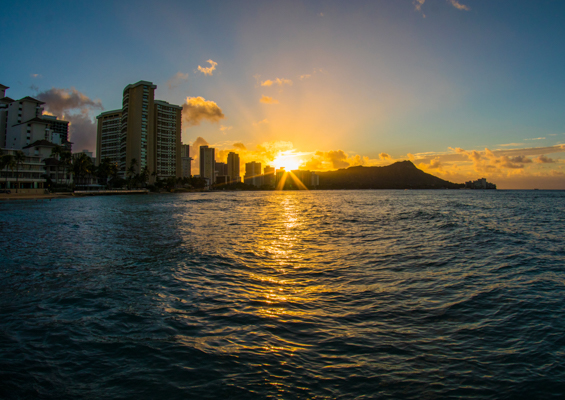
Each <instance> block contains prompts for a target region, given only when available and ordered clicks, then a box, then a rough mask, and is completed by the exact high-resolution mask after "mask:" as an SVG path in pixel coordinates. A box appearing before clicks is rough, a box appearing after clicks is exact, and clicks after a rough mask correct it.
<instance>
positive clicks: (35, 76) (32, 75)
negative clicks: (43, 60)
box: [30, 74, 43, 78]
mask: <svg viewBox="0 0 565 400" xmlns="http://www.w3.org/2000/svg"><path fill="white" fill-rule="evenodd" d="M30 76H31V77H32V78H43V75H41V74H30Z"/></svg>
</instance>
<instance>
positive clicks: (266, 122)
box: [253, 118, 269, 126]
mask: <svg viewBox="0 0 565 400" xmlns="http://www.w3.org/2000/svg"><path fill="white" fill-rule="evenodd" d="M268 123H269V120H268V119H266V118H265V119H264V120H262V121H257V122H253V126H259V125H263V124H268Z"/></svg>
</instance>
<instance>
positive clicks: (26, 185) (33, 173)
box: [0, 149, 46, 194]
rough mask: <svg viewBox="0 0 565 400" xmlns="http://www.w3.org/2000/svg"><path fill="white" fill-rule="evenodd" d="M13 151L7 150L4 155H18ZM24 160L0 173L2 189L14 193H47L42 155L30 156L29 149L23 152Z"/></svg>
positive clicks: (0, 186)
mask: <svg viewBox="0 0 565 400" xmlns="http://www.w3.org/2000/svg"><path fill="white" fill-rule="evenodd" d="M16 151H18V150H13V149H5V150H4V155H13V156H15V155H16ZM22 153H24V158H23V160H22V161H21V162H19V163H16V164H15V165H12V166H11V167H10V166H6V167H4V168H3V169H2V170H1V171H0V188H2V189H10V190H11V191H12V192H13V193H16V191H17V192H18V193H20V194H39V193H44V191H45V182H46V179H45V163H44V162H43V160H42V156H40V155H33V154H32V155H30V154H26V153H29V149H26V150H23V151H22Z"/></svg>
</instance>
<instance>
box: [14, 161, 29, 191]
mask: <svg viewBox="0 0 565 400" xmlns="http://www.w3.org/2000/svg"><path fill="white" fill-rule="evenodd" d="M25 159H26V156H25V154H24V153H23V152H22V151H20V150H17V151H16V152H15V153H14V161H15V162H16V193H18V188H19V186H20V184H19V177H20V165H21V164H23V162H24V161H25Z"/></svg>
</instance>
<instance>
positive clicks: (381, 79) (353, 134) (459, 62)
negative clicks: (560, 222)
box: [0, 0, 565, 188]
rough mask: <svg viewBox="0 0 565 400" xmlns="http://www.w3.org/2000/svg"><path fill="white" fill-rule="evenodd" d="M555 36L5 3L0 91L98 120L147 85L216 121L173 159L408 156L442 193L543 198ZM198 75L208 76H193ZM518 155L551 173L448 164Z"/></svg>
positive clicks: (334, 16)
mask: <svg viewBox="0 0 565 400" xmlns="http://www.w3.org/2000/svg"><path fill="white" fill-rule="evenodd" d="M564 20H565V3H564V2H562V1H557V0H536V1H531V0H527V1H526V0H523V1H492V0H458V1H455V0H425V1H422V0H419V1H411V0H389V1H347V2H346V1H294V2H293V1H285V2H274V1H210V2H195V1H178V2H171V1H169V2H167V1H165V2H159V3H157V2H148V1H147V2H145V1H135V2H127V1H120V2H104V1H99V2H86V1H82V2H79V1H74V2H61V1H60V2H39V1H38V2H31V1H19V2H17V1H16V2H11V3H7V4H3V12H2V15H1V16H0V32H1V35H2V37H3V38H8V39H7V40H6V39H4V40H3V41H2V44H1V45H0V46H1V52H0V53H1V54H2V62H1V63H0V83H2V84H4V85H7V86H10V89H9V91H8V92H7V95H8V96H10V97H13V98H16V97H18V98H19V97H23V96H26V95H35V94H37V93H41V92H44V91H47V90H50V89H52V88H64V89H70V88H73V87H74V88H76V90H78V91H79V92H80V93H82V94H84V95H85V96H88V98H90V99H99V100H100V101H101V103H102V105H103V107H104V109H106V110H110V109H114V108H119V107H120V105H121V93H122V90H123V88H124V86H126V85H127V84H129V83H133V82H137V81H138V80H149V81H152V82H154V83H155V84H157V86H158V89H157V94H156V95H157V98H159V99H163V100H166V101H169V102H171V103H175V104H184V103H185V102H186V100H187V97H202V98H204V99H205V100H206V101H212V102H214V103H216V105H217V106H218V107H220V108H221V110H222V112H223V114H224V116H225V118H223V119H221V120H219V121H218V120H215V121H214V120H209V121H208V120H206V119H204V120H202V121H201V123H200V124H199V125H192V126H189V125H188V124H185V125H184V126H183V141H184V142H187V143H193V142H194V141H195V140H196V139H197V138H198V137H201V138H203V139H204V140H206V141H207V142H208V143H210V144H212V145H216V146H217V147H218V148H225V149H228V148H230V146H232V145H233V144H234V143H242V144H243V145H244V146H245V148H246V149H248V150H249V151H250V152H256V151H257V150H256V146H257V145H261V144H263V143H273V142H284V143H285V145H284V146H286V147H284V146H283V147H284V148H285V149H287V150H288V149H293V150H294V151H295V152H296V154H304V155H303V157H305V158H304V160H306V159H307V158H308V155H315V154H316V152H319V153H321V154H322V155H319V156H318V158H320V160H321V162H322V163H325V164H324V166H325V167H326V169H327V168H329V167H331V166H332V165H333V166H337V165H338V164H339V163H338V164H336V163H333V164H332V159H331V158H328V157H329V156H327V153H328V152H331V151H338V150H341V151H343V152H344V154H346V158H345V159H342V161H343V162H347V163H349V165H353V164H355V161H353V160H354V156H360V158H358V159H357V160H364V159H365V160H369V161H361V162H362V163H365V164H366V165H377V164H378V163H379V162H385V161H390V160H396V159H405V158H407V157H409V155H412V156H413V157H415V158H414V159H415V160H416V161H420V163H421V164H422V168H424V169H426V168H428V169H434V167H433V165H432V160H436V164H435V165H439V164H437V162H443V168H440V167H435V171H431V170H430V171H429V172H432V173H434V174H439V175H440V176H441V175H442V174H443V176H444V177H450V176H451V177H452V178H463V177H467V175H469V176H471V175H470V174H472V173H474V174H475V175H477V174H479V173H484V174H487V175H488V173H491V175H492V174H495V175H493V176H496V177H497V178H498V179H499V181H505V180H508V182H511V181H512V177H511V176H512V175H514V176H515V178H516V177H517V175H518V174H517V172H520V174H522V178H523V179H525V178H524V177H525V176H533V175H536V174H537V175H536V176H538V175H539V174H542V175H543V174H544V173H545V175H547V179H548V180H551V181H552V182H553V183H552V185H557V187H558V186H559V185H560V184H561V185H562V184H563V181H564V179H565V178H563V177H561V178H560V177H559V172H560V171H561V172H562V171H563V160H562V159H561V155H562V154H561V153H562V150H563V149H561V148H560V147H559V145H561V144H563V143H565V112H564V110H565V80H564V79H563V71H565V24H563V21H564ZM207 60H212V61H213V62H214V63H217V65H216V66H215V69H214V70H213V71H212V75H205V74H203V73H202V72H199V71H198V66H201V67H203V68H205V67H210V65H211V64H209V63H208V62H207ZM179 73H180V74H179ZM35 74H37V76H34V75H35ZM176 74H179V76H180V77H181V79H177V80H176V81H171V80H172V79H173V77H174V76H175V75H176ZM277 78H278V79H280V80H281V81H279V82H283V83H282V84H281V85H278V84H276V83H274V84H272V85H271V86H265V85H262V83H264V82H266V81H268V80H271V81H273V82H276V81H275V80H276V79H277ZM284 82H292V84H289V83H284ZM168 83H172V86H171V87H170V88H169V85H168ZM263 96H265V97H266V98H271V99H272V100H271V103H264V102H263V103H262V102H260V99H261V98H263ZM68 112H69V113H72V112H78V109H77V110H69V111H68ZM88 112H89V113H90V114H89V116H90V118H91V119H93V117H94V116H95V115H96V114H98V113H99V112H100V110H98V109H91V110H88ZM539 138H545V139H539ZM289 142H290V143H292V146H289V145H288V143H289ZM510 144H514V145H510ZM509 145H510V146H509ZM556 146H557V147H556ZM283 147H281V148H283ZM533 147H535V148H543V149H544V150H543V153H544V155H547V156H550V155H553V156H552V157H553V158H551V159H552V161H554V162H552V163H542V162H539V163H536V162H530V163H528V162H527V163H526V164H528V165H523V168H514V167H513V168H510V167H508V168H506V169H505V168H503V167H501V165H503V162H500V161H499V162H498V164H496V165H495V161H492V160H493V159H491V160H490V161H489V165H491V164H492V166H493V167H497V171H496V172H495V171H493V170H492V168H490V169H491V170H490V171H488V170H486V169H485V170H480V169H477V168H478V167H477V165H476V164H473V162H472V160H471V158H465V157H464V156H461V154H463V153H456V151H455V150H454V149H456V148H460V149H464V150H465V151H472V150H477V151H482V152H483V154H485V157H486V154H487V153H484V151H485V148H488V149H490V150H492V151H494V152H495V153H494V154H495V155H497V156H499V157H502V156H503V153H496V151H497V150H499V151H503V150H508V149H529V148H533ZM450 148H451V149H450ZM546 148H547V150H545V149H546ZM540 152H541V150H540V151H537V152H535V151H534V152H532V151H529V152H528V150H525V151H524V152H523V154H524V155H525V156H528V157H530V158H531V157H534V156H536V155H539V154H538V153H540ZM382 153H386V155H388V156H389V158H386V157H384V158H383V157H380V154H382ZM531 153H535V154H531ZM332 154H333V153H332ZM446 154H447V155H448V156H452V155H454V154H458V155H459V156H461V157H463V158H462V159H461V160H460V162H459V161H457V160H455V161H454V160H452V161H450V162H447V161H445V160H444V158H443V157H445V155H446ZM252 155H256V156H257V154H256V153H250V154H249V156H250V157H251V156H252ZM324 157H325V158H324ZM363 157H365V158H363ZM550 157H551V156H550ZM371 160H372V161H371ZM465 162H466V163H467V167H468V168H467V169H465ZM529 164H531V165H529ZM542 164H543V165H542ZM550 164H551V165H550ZM340 165H344V164H340ZM507 165H510V164H507ZM454 166H458V167H459V168H460V169H459V170H454V169H453V168H451V167H454ZM517 170H520V171H517ZM465 171H467V172H465ZM550 173H551V174H553V175H552V176H551V177H550V176H549V174H550ZM450 174H451V175H450ZM457 174H459V175H460V176H459V175H457ZM465 174H466V175H465ZM497 174H498V175H497ZM545 175H544V176H545ZM476 177H478V176H476ZM516 179H518V178H516ZM524 182H525V181H524ZM513 185H514V186H516V184H513ZM511 186H512V185H511ZM518 186H519V185H518ZM516 187H517V186H516ZM552 187H553V186H552ZM564 188H565V187H564Z"/></svg>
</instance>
